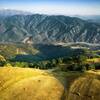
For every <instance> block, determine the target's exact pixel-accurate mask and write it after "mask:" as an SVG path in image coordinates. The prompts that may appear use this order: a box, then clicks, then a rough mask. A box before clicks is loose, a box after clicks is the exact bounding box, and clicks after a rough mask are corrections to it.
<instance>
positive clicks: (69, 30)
mask: <svg viewBox="0 0 100 100" xmlns="http://www.w3.org/2000/svg"><path fill="white" fill-rule="evenodd" d="M10 12H11V11H10ZM9 15H10V13H9V11H8V13H7V12H6V13H4V16H6V17H3V13H2V12H0V42H22V41H23V39H25V38H26V37H29V36H32V38H33V43H35V44H36V43H57V42H64V43H69V42H87V43H96V44H99V43H100V24H98V23H96V22H92V21H86V20H83V19H80V18H77V17H69V16H63V15H51V16H50V15H40V14H31V13H28V12H24V13H21V12H16V11H15V12H14V11H13V12H12V13H11V16H9Z"/></svg>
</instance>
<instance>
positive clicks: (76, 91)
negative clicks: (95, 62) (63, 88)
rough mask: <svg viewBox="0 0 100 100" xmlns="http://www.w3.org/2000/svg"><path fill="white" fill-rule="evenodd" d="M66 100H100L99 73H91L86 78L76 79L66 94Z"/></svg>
mask: <svg viewBox="0 0 100 100" xmlns="http://www.w3.org/2000/svg"><path fill="white" fill-rule="evenodd" d="M66 100H100V74H99V71H98V72H97V73H96V72H94V71H89V72H87V74H86V75H85V76H84V77H80V78H78V79H76V80H75V81H74V82H73V84H72V85H71V86H70V90H69V93H68V94H66Z"/></svg>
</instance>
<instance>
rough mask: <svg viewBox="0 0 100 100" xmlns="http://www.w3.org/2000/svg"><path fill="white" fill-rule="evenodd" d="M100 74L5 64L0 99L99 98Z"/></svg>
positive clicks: (63, 99)
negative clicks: (54, 70) (7, 65)
mask: <svg viewBox="0 0 100 100" xmlns="http://www.w3.org/2000/svg"><path fill="white" fill-rule="evenodd" d="M5 73H6V75H5ZM99 73H100V71H98V72H93V71H92V72H86V73H79V72H67V73H66V72H61V71H56V72H52V71H49V70H48V71H46V70H44V71H43V70H39V69H30V68H17V67H15V68H13V67H6V66H5V67H3V68H0V100H99V98H100V74H99Z"/></svg>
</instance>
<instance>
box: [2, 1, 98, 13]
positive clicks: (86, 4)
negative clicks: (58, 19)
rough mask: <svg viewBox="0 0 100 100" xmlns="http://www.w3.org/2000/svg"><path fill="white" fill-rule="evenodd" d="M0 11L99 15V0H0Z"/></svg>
mask: <svg viewBox="0 0 100 100" xmlns="http://www.w3.org/2000/svg"><path fill="white" fill-rule="evenodd" d="M0 9H16V10H23V11H30V12H33V13H41V14H62V15H100V0H0Z"/></svg>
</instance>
